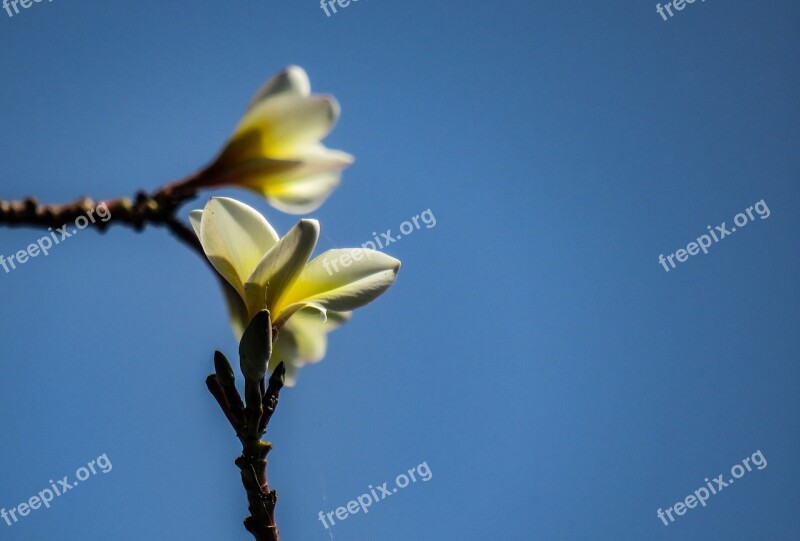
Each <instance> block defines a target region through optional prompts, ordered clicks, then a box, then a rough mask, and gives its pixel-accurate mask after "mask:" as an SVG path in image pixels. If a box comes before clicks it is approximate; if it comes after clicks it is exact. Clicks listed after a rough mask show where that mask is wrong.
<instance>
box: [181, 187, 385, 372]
mask: <svg viewBox="0 0 800 541" xmlns="http://www.w3.org/2000/svg"><path fill="white" fill-rule="evenodd" d="M190 221H191V223H192V227H194V230H195V233H196V234H197V236H198V238H199V239H200V243H201V244H202V246H203V251H204V252H205V254H206V256H207V257H208V259H209V261H210V262H211V264H212V265H213V266H214V268H215V269H216V270H217V272H219V274H220V275H221V276H222V277H223V278H224V279H225V280H226V282H227V284H228V285H229V286H230V287H226V288H225V291H226V293H225V297H226V301H227V303H228V310H229V312H230V315H231V320H232V324H233V328H234V332H235V333H236V334H237V336H241V333H242V332H243V330H244V328H246V326H247V324H248V323H249V322H250V320H251V319H252V318H253V316H255V314H257V313H258V312H259V311H261V310H263V309H265V308H266V309H267V310H269V311H270V316H271V318H272V322H273V325H274V326H275V327H277V328H278V329H280V332H279V335H278V340H277V341H276V343H275V347H274V349H273V357H272V360H271V361H270V370H273V369H274V368H275V367H276V366H277V365H278V364H279V363H280V362H285V364H286V369H287V380H289V379H290V378H293V377H294V371H295V370H296V368H298V367H299V366H301V365H303V364H306V363H310V362H317V361H319V360H321V359H322V357H323V356H324V354H325V347H326V333H327V332H329V331H331V330H333V329H334V328H336V327H337V326H338V325H341V324H342V323H344V321H346V320H347V318H348V317H349V312H350V311H351V310H354V309H355V308H359V307H361V306H364V305H365V304H367V303H369V302H371V301H373V300H374V299H376V298H377V297H378V296H379V295H380V294H381V293H383V292H384V291H386V290H387V289H388V288H389V287H390V286H391V285H392V283H393V282H394V280H395V277H396V276H397V272H398V270H399V269H400V261H398V260H397V259H395V258H393V257H390V256H388V255H386V254H384V253H381V252H378V251H375V250H366V249H363V248H352V249H334V250H328V251H327V252H324V253H323V254H321V255H319V256H317V257H316V258H315V259H313V260H311V261H309V258H310V257H311V253H312V252H313V251H314V247H315V246H316V243H317V239H318V237H319V223H318V222H317V221H316V220H300V221H299V222H298V223H297V225H295V226H294V227H293V228H292V229H291V230H290V231H289V232H288V233H287V234H286V235H285V236H284V237H282V238H281V237H279V236H278V234H277V233H276V232H275V230H274V229H273V228H272V226H271V225H270V224H269V222H267V220H266V219H265V218H264V217H263V216H262V215H261V214H259V213H258V212H257V211H256V210H255V209H253V208H251V207H249V206H248V205H245V204H244V203H240V202H239V201H236V200H234V199H229V198H226V197H214V198H212V199H210V200H209V202H208V204H207V205H206V207H205V209H203V210H195V211H193V212H192V213H191V214H190ZM345 254H347V255H349V256H350V259H351V261H352V263H351V264H350V265H349V266H346V267H345V266H342V267H341V268H339V269H338V271H337V272H335V273H331V272H329V271H328V270H326V269H325V268H324V264H325V262H326V261H329V260H334V259H338V258H341V257H342V256H344V255H345Z"/></svg>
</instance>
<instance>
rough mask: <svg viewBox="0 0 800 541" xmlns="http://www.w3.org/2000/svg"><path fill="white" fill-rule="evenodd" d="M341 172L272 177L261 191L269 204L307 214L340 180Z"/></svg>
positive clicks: (320, 203)
mask: <svg viewBox="0 0 800 541" xmlns="http://www.w3.org/2000/svg"><path fill="white" fill-rule="evenodd" d="M341 178H342V174H341V173H340V172H338V171H336V172H334V173H319V174H316V175H308V176H304V177H299V178H293V179H286V180H275V179H273V180H272V181H271V182H270V183H269V185H268V186H266V187H265V188H266V189H265V190H264V191H263V192H262V193H263V195H264V196H265V197H266V198H267V201H268V202H269V204H270V205H272V206H273V207H275V208H276V209H278V210H280V211H282V212H286V213H289V214H308V213H309V212H314V211H315V210H317V209H318V208H319V207H320V206H321V205H322V203H324V202H325V200H326V199H328V197H329V196H330V195H331V193H333V191H334V190H335V189H336V188H337V187H338V186H339V183H340V182H341Z"/></svg>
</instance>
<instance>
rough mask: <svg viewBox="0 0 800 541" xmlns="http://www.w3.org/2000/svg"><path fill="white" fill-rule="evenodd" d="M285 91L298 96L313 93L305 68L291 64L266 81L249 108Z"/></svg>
mask: <svg viewBox="0 0 800 541" xmlns="http://www.w3.org/2000/svg"><path fill="white" fill-rule="evenodd" d="M283 93H287V94H294V95H296V96H308V95H310V94H311V82H310V81H309V80H308V75H307V74H306V72H305V70H303V68H301V67H299V66H289V67H287V68H286V69H284V70H283V71H281V72H279V73H278V74H277V75H275V76H274V77H272V79H270V80H269V81H267V82H266V83H264V85H263V86H262V87H261V88H260V89H259V90H258V92H256V95H255V96H253V99H252V101H251V102H250V105H248V106H247V110H248V111H249V110H250V109H252V108H253V107H254V106H255V105H257V104H258V103H259V102H261V101H263V100H264V99H266V98H269V97H272V96H277V95H279V94H283Z"/></svg>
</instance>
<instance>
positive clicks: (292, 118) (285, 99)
mask: <svg viewBox="0 0 800 541" xmlns="http://www.w3.org/2000/svg"><path fill="white" fill-rule="evenodd" d="M339 110H340V109H339V104H338V102H337V101H336V100H335V99H334V98H333V97H331V96H311V97H303V96H296V95H292V94H286V93H284V94H281V95H279V96H275V97H273V98H270V99H267V100H263V101H261V102H260V103H258V104H257V105H256V106H255V107H253V109H251V110H250V111H248V112H247V114H245V116H244V118H243V119H242V121H241V123H240V124H239V126H238V127H237V128H236V130H235V132H234V135H233V137H232V140H233V141H238V140H240V139H242V140H246V139H248V138H249V137H250V134H252V133H254V132H255V133H259V134H260V136H261V146H262V152H263V154H264V155H265V156H267V157H270V158H290V157H291V155H292V152H293V149H294V148H296V147H299V146H304V145H308V144H311V143H316V142H319V141H320V140H321V139H322V138H324V137H325V136H326V135H328V133H330V131H331V130H332V129H333V126H334V124H335V123H336V120H337V119H338V118H339Z"/></svg>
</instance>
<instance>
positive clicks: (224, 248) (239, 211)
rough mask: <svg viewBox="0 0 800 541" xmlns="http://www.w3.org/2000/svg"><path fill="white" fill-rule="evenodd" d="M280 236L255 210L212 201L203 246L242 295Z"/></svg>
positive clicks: (229, 201) (206, 214)
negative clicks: (248, 281)
mask: <svg viewBox="0 0 800 541" xmlns="http://www.w3.org/2000/svg"><path fill="white" fill-rule="evenodd" d="M277 241H278V235H277V233H275V230H274V229H273V228H272V226H271V225H269V223H268V222H267V220H266V219H264V217H263V216H262V215H261V214H259V213H258V212H257V211H256V210H255V209H253V208H251V207H249V206H247V205H245V204H244V203H240V202H239V201H236V200H235V199H229V198H227V197H215V198H212V199H211V200H210V201H209V202H208V204H207V205H206V208H205V209H204V210H203V216H202V218H201V223H200V242H201V243H202V245H203V251H204V252H205V253H206V256H207V257H208V259H209V261H211V264H212V265H213V266H214V268H215V269H217V271H218V272H219V273H220V274H221V275H222V276H223V278H225V279H226V280H227V281H228V282H229V283H230V284H231V285H232V286H233V287H234V288H235V289H236V290H237V291H238V292H239V293H240V294H242V295H243V294H244V283H245V281H246V280H247V277H248V276H250V273H251V272H252V271H253V269H254V268H255V266H256V265H258V262H259V261H260V260H261V258H262V257H263V256H264V254H265V253H266V252H267V251H269V249H270V248H272V246H274V245H275V243H276V242H277Z"/></svg>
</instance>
